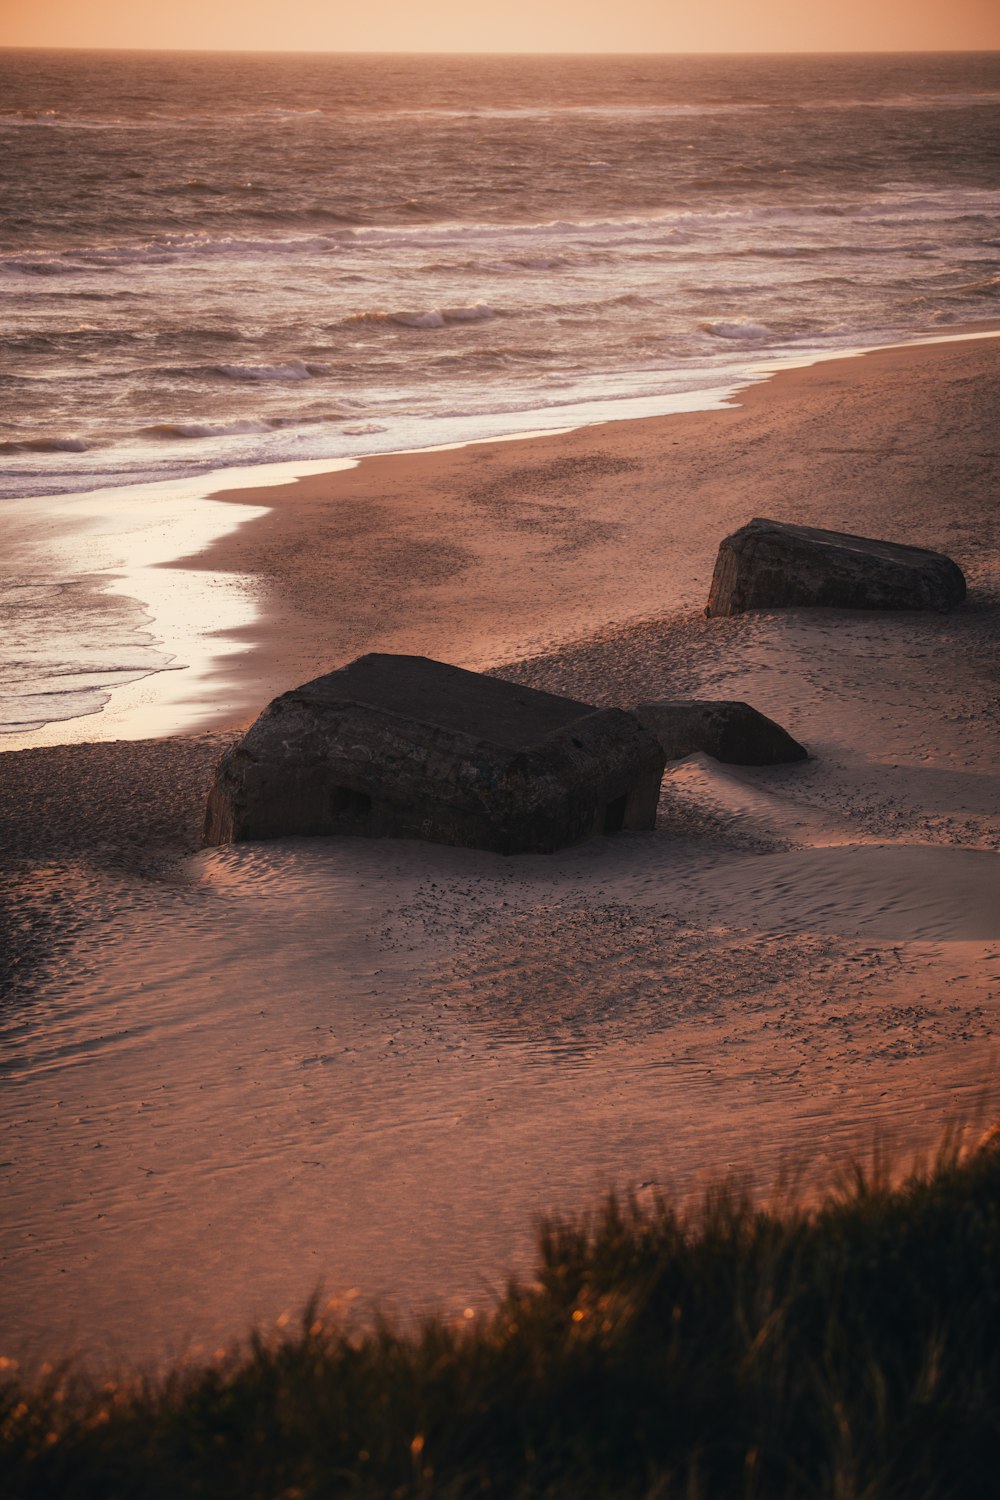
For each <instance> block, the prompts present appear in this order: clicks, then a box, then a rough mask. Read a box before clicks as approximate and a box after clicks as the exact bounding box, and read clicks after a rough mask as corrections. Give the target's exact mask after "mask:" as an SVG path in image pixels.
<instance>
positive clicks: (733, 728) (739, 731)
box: [632, 698, 809, 766]
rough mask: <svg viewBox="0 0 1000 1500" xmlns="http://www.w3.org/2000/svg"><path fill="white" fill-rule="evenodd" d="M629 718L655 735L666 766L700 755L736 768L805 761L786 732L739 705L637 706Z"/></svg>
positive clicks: (694, 701)
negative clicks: (668, 763)
mask: <svg viewBox="0 0 1000 1500" xmlns="http://www.w3.org/2000/svg"><path fill="white" fill-rule="evenodd" d="M632 712H633V713H634V714H635V716H636V718H637V719H638V720H639V723H640V724H643V725H645V727H646V728H647V729H650V730H652V732H653V734H655V735H656V738H657V739H658V740H659V742H660V744H661V745H662V746H663V753H664V755H665V756H666V757H667V760H683V758H684V757H685V756H686V755H694V754H696V753H697V752H698V751H699V750H700V751H703V752H704V753H705V754H706V755H712V756H714V757H715V759H716V760H722V761H725V762H727V764H729V765H734V766H773V765H779V764H781V763H783V762H785V761H794V760H806V759H808V755H809V752H808V750H807V749H806V748H805V746H804V745H800V744H799V742H798V740H795V739H793V738H792V736H791V735H790V734H789V733H788V731H787V730H786V729H782V727H781V725H780V724H776V723H775V722H774V720H773V719H769V718H768V717H767V715H766V714H762V713H759V712H758V710H757V709H756V708H751V707H750V704H749V703H741V702H739V701H738V700H737V699H726V698H683V699H675V700H671V701H661V702H656V703H639V704H637V705H636V707H635V708H634V709H633V710H632Z"/></svg>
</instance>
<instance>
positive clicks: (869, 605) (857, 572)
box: [705, 517, 965, 617]
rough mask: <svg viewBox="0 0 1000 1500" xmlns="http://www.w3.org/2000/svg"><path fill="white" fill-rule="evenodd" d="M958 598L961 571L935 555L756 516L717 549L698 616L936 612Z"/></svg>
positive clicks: (961, 590)
mask: <svg viewBox="0 0 1000 1500" xmlns="http://www.w3.org/2000/svg"><path fill="white" fill-rule="evenodd" d="M964 598H965V578H964V577H963V575H962V570H961V569H960V568H959V567H958V565H957V563H954V562H952V560H951V558H950V557H945V556H944V554H943V553H941V552H930V551H928V550H927V549H926V548H924V547H907V546H903V545H901V544H900V543H898V542H882V541H877V540H875V539H874V538H872V537H864V536H851V535H849V534H848V533H846V532H840V531H822V530H820V529H819V528H818V527H815V526H795V525H792V524H790V523H789V522H786V521H770V520H766V519H763V518H761V517H756V518H755V519H754V520H752V521H751V522H750V523H749V524H748V525H746V526H741V527H740V529H739V531H734V532H733V533H732V535H731V536H727V537H726V538H725V539H724V540H723V541H722V542H721V543H720V545H719V555H718V557H717V558H716V562H715V572H714V574H713V576H712V586H711V589H710V590H709V595H708V606H707V608H706V610H705V613H706V615H709V616H710V617H714V616H716V615H719V616H725V615H738V614H742V613H743V611H744V610H748V609H786V608H790V607H791V608H794V607H796V606H800V607H801V606H806V607H810V606H811V607H813V608H827V609H939V610H944V609H952V608H953V607H954V606H955V605H956V604H960V603H961V602H962V600H963V599H964Z"/></svg>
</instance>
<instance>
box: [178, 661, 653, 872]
mask: <svg viewBox="0 0 1000 1500" xmlns="http://www.w3.org/2000/svg"><path fill="white" fill-rule="evenodd" d="M663 766H664V756H663V751H662V749H661V747H660V743H659V740H658V739H657V738H656V736H655V734H653V733H652V732H651V731H650V730H649V729H646V728H644V727H643V726H642V725H641V724H640V723H639V721H638V719H637V718H635V717H634V715H632V714H631V713H627V712H626V711H625V710H624V709H618V708H611V709H608V708H604V709H601V708H595V707H593V706H592V705H591V704H589V703H579V702H577V701H576V700H575V699H572V698H563V697H557V696H555V695H554V694H552V693H544V692H539V691H538V690H537V689H535V688H530V687H524V686H522V685H520V684H516V683H512V682H506V681H504V680H503V679H502V678H499V677H487V676H484V675H483V674H482V673H479V672H468V671H465V670H464V669H462V668H461V667H454V666H450V665H448V664H447V663H445V662H439V661H432V660H430V659H429V658H428V657H425V656H395V655H386V654H371V655H368V656H361V657H358V659H357V660H356V661H353V662H351V663H350V664H349V665H348V666H346V667H342V668H341V669H340V670H339V671H335V672H329V673H327V674H326V675H325V676H323V677H317V678H316V679H315V681H313V682H307V683H306V684H305V685H304V686H303V687H299V688H294V689H293V690H292V691H291V692H288V693H283V694H282V695H281V697H279V698H275V699H274V701H273V702H272V703H270V704H269V705H268V707H267V708H266V709H265V710H264V712H263V713H262V714H261V716H260V718H259V719H257V721H256V723H254V724H253V725H251V727H250V729H249V730H248V731H247V733H246V734H245V735H244V737H243V739H242V740H240V741H239V743H238V744H236V745H234V746H233V747H232V748H231V749H229V750H227V751H226V752H225V754H224V755H223V756H222V758H221V760H220V761H219V764H218V766H217V768H216V773H215V781H214V784H213V786H212V790H211V792H210V795H209V799H208V809H207V814H206V820H205V841H206V843H209V844H224V843H230V842H233V841H239V840H244V839H269V838H283V837H286V836H288V835H293V834H353V835H361V836H364V837H370V838H379V837H382V838H416V839H428V840H430V841H432V842H434V843H441V844H456V845H463V846H466V847H471V848H478V849H491V850H493V851H495V852H496V853H498V854H520V853H548V852H550V851H551V850H553V849H558V848H561V847H562V846H563V845H566V844H572V843H575V842H576V841H577V840H579V839H584V838H587V837H589V836H591V835H593V834H600V833H615V832H617V831H618V830H619V829H642V828H652V827H653V825H654V822H655V818H656V804H657V800H658V798H659V792H660V781H661V779H662V776H663Z"/></svg>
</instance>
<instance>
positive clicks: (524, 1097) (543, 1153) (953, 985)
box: [0, 339, 1000, 1364]
mask: <svg viewBox="0 0 1000 1500" xmlns="http://www.w3.org/2000/svg"><path fill="white" fill-rule="evenodd" d="M998 405H1000V349H998V347H997V345H996V343H995V341H994V340H992V339H987V340H981V341H978V342H970V343H963V344H952V345H950V346H922V347H920V348H916V349H912V348H909V347H908V348H907V349H906V351H905V352H895V351H894V352H879V353H877V354H873V355H869V356H866V358H865V359H852V360H848V361H842V362H829V363H825V364H823V365H821V366H818V367H812V368H811V369H809V370H806V371H803V372H788V373H786V374H784V375H782V376H781V377H777V378H776V379H775V380H774V381H768V382H766V383H763V384H761V385H759V386H757V387H755V388H753V389H752V390H751V391H750V392H748V395H747V398H746V401H745V403H744V404H742V405H741V406H739V407H734V408H731V409H729V410H726V411H724V412H716V413H704V414H701V415H691V416H688V417H676V418H670V419H666V418H665V419H662V421H661V422H648V421H642V422H636V423H634V424H629V423H612V424H607V425H606V426H604V427H601V428H589V429H578V430H575V431H573V432H570V433H565V434H562V435H561V436H559V437H553V438H545V439H541V440H537V439H536V440H533V441H532V443H531V444H530V445H529V446H528V447H527V448H525V447H524V446H522V445H521V444H518V443H503V444H500V443H496V444H493V445H485V447H483V448H479V447H477V448H464V449H460V450H449V451H446V452H439V453H433V454H430V453H424V454H423V456H421V455H412V456H409V457H407V458H405V459H404V458H398V459H388V458H384V459H376V460H372V461H371V463H370V464H368V465H364V466H361V467H359V468H356V469H352V470H349V471H345V472H342V473H339V474H335V475H333V476H318V477H316V478H312V479H307V480H304V481H302V482H301V483H299V484H297V485H294V486H290V487H288V488H287V490H282V491H272V494H271V496H270V497H268V498H271V499H273V500H274V501H275V504H274V506H273V508H271V509H269V513H268V514H267V515H265V516H263V517H260V518H258V519H257V520H254V521H252V522H249V523H248V524H247V525H246V526H241V527H239V528H238V529H237V530H236V531H235V532H233V533H232V534H231V535H230V538H229V540H228V541H227V542H226V543H225V544H220V545H219V547H217V548H215V549H212V550H211V551H210V552H209V553H207V554H203V555H202V556H201V557H200V558H199V559H195V560H194V562H193V564H192V563H191V562H187V563H185V564H184V566H185V567H190V566H197V567H201V568H204V569H209V570H211V569H219V568H222V567H232V568H235V569H238V570H246V571H253V572H255V576H257V577H258V578H259V579H260V580H261V589H262V593H261V595H260V605H261V612H260V615H259V621H260V622H262V623H263V628H264V635H263V640H262V644H261V645H260V646H259V647H258V646H256V645H255V640H256V637H255V636H254V637H250V636H248V638H247V639H245V640H244V642H243V647H244V649H245V650H246V651H247V652H248V653H250V652H251V650H256V651H258V653H259V654H257V655H252V654H247V655H246V656H245V657H239V656H234V657H233V658H231V659H230V660H231V661H233V662H236V663H237V664H238V666H239V672H240V673H241V674H242V675H241V676H239V677H238V681H237V686H238V691H239V694H240V695H241V696H240V702H241V704H245V708H244V707H241V709H240V712H241V713H243V714H245V716H246V717H252V716H253V714H255V713H256V712H257V711H259V709H260V708H261V707H262V706H263V705H264V703H266V702H267V701H268V698H269V697H271V696H273V694H274V692H276V691H281V690H283V689H284V688H287V687H289V686H291V685H293V684H294V683H295V682H300V681H304V680H306V678H307V677H308V676H309V675H312V674H313V673H314V672H315V671H316V670H328V669H329V668H330V667H331V666H333V665H339V664H340V662H341V661H342V660H343V659H345V658H346V657H347V655H348V654H356V651H357V649H366V648H367V649H371V648H372V644H373V643H377V644H378V646H379V648H380V649H390V650H392V649H406V648H407V647H408V646H409V647H411V648H417V649H425V650H428V649H430V648H431V647H433V648H434V650H439V651H440V654H442V655H443V654H445V652H446V651H450V652H452V653H453V655H454V656H455V657H457V659H458V660H459V661H460V663H461V664H463V665H476V664H479V665H487V666H489V667H490V668H491V669H496V668H499V669H500V670H502V672H503V673H504V675H505V676H509V677H511V678H513V679H514V680H517V681H523V682H527V683H530V684H532V685H535V686H538V687H541V688H547V689H549V690H551V691H555V692H565V693H567V694H569V695H571V696H573V697H577V698H579V699H582V700H583V701H590V702H594V703H598V704H613V703H617V704H621V705H624V706H627V705H629V704H630V703H635V702H637V701H639V700H640V699H642V698H658V697H674V696H678V697H679V696H703V697H716V698H744V699H746V700H747V701H748V702H750V703H752V704H753V705H754V706H755V707H756V708H759V709H761V710H762V711H763V712H765V713H768V714H769V715H770V716H771V717H773V718H775V719H777V720H778V721H779V722H780V723H782V724H783V725H784V726H785V727H786V728H787V729H788V730H789V731H790V732H791V733H792V734H793V735H794V736H795V737H796V738H797V739H799V740H801V741H802V742H803V743H805V744H806V745H807V747H808V748H809V750H810V753H811V758H810V760H808V761H806V762H803V763H801V764H798V765H793V766H777V767H764V768H759V769H752V768H746V767H735V766H723V765H720V764H718V763H717V762H714V761H712V760H710V759H709V758H708V757H706V756H694V757H691V758H689V759H688V760H685V761H680V762H674V763H671V765H670V766H668V769H667V774H666V776H665V778H664V784H663V793H662V797H661V802H660V809H659V815H658V823H657V828H656V829H655V831H653V832H650V833H647V834H620V835H615V836H613V837H608V838H602V839H596V840H593V841H591V842H589V843H587V844H583V845H580V846H577V847H575V848H573V849H569V850H566V851H564V852H563V853H561V854H559V855H554V856H537V857H517V858H512V859H502V858H500V857H499V856H492V855H483V854H480V853H478V852H477V851H473V850H457V849H447V848H443V847H441V846H436V845H426V844H420V843H409V844H406V843H402V842H397V841H391V840H388V841H385V842H379V841H370V842H369V841H359V840H336V839H334V840H322V839H320V840H289V841H277V842H275V843H273V844H257V845H244V846H238V847H233V848H229V849H220V850H202V851H200V852H199V849H198V844H199V829H200V819H201V816H202V813H203V809H204V799H205V795H206V792H207V786H208V782H209V779H210V776H211V767H212V763H213V761H214V759H215V757H216V756H217V754H218V751H219V749H220V748H221V747H222V746H223V745H224V743H225V742H226V738H227V733H228V734H231V733H232V731H233V729H234V728H235V727H236V725H235V724H230V726H229V729H228V731H226V732H212V733H201V734H199V735H186V736H176V737H173V738H166V739H160V740H147V741H136V742H125V741H122V742H119V743H110V744H81V745H62V746H54V747H51V748H40V749H35V750H27V751H23V752H16V753H13V754H10V755H8V756H7V757H6V758H5V760H4V771H5V777H4V781H3V785H2V787H0V892H2V896H3V900H2V902H0V920H2V921H3V923H4V924H5V933H4V936H6V937H7V938H8V950H9V951H11V952H17V953H19V954H21V955H23V956H24V960H25V963H24V965H23V966H22V971H21V972H20V973H17V972H15V973H13V974H11V975H9V976H7V979H8V984H7V997H6V1003H5V1004H4V1005H3V1006H2V1007H0V1034H2V1039H3V1055H4V1078H5V1091H4V1098H5V1100H6V1103H4V1104H0V1174H2V1176H0V1181H2V1183H3V1190H4V1194H5V1202H6V1203H7V1205H8V1206H9V1212H8V1214H7V1215H6V1217H5V1221H4V1222H3V1224H0V1268H2V1270H3V1275H2V1276H0V1352H2V1353H3V1354H6V1355H9V1354H10V1353H12V1352H13V1353H14V1354H15V1355H18V1356H19V1355H21V1354H22V1353H25V1354H26V1356H33V1355H37V1356H38V1358H39V1359H43V1358H47V1357H52V1356H53V1354H64V1353H65V1352H66V1351H67V1350H68V1349H70V1348H76V1349H78V1350H80V1351H81V1352H82V1353H83V1354H84V1356H85V1357H86V1359H87V1361H88V1363H94V1364H100V1363H102V1362H104V1363H107V1362H108V1361H109V1360H110V1361H111V1362H112V1363H113V1362H115V1361H116V1360H117V1361H119V1362H120V1361H122V1360H127V1361H132V1362H135V1361H138V1362H141V1363H156V1362H157V1361H159V1360H161V1359H163V1358H166V1357H169V1355H170V1354H171V1352H177V1351H178V1350H182V1349H184V1348H187V1349H189V1350H190V1351H191V1352H194V1351H193V1346H195V1345H201V1346H202V1347H203V1348H207V1349H209V1350H211V1349H212V1348H214V1347H216V1345H217V1344H219V1343H225V1342H227V1341H228V1340H229V1339H230V1338H231V1337H233V1336H238V1335H240V1334H242V1333H243V1332H245V1330H246V1328H247V1326H248V1325H249V1324H250V1323H252V1322H254V1321H257V1322H261V1323H264V1324H269V1323H270V1322H272V1321H273V1319H274V1318H275V1317H276V1316H277V1315H278V1314H279V1313H280V1312H282V1311H284V1310H285V1309H288V1308H294V1307H298V1306H301V1305H302V1304H303V1303H304V1301H305V1299H306V1298H307V1296H308V1295H309V1293H310V1292H311V1291H312V1290H313V1289H314V1288H315V1285H316V1284H317V1282H318V1281H320V1280H321V1279H322V1281H323V1283H324V1285H325V1288H326V1290H327V1292H328V1293H329V1294H335V1295H344V1294H348V1295H351V1296H353V1297H354V1298H355V1299H356V1300H357V1301H358V1304H359V1305H360V1306H362V1307H364V1306H368V1305H370V1304H371V1303H372V1302H373V1301H379V1302H382V1303H385V1304H389V1305H392V1306H395V1307H396V1308H397V1309H399V1310H400V1311H403V1312H406V1313H412V1314H413V1315H415V1316H419V1315H420V1314H421V1313H422V1312H423V1311H425V1310H427V1309H428V1308H432V1307H437V1308H439V1309H442V1310H443V1311H445V1313H446V1314H451V1313H453V1312H454V1311H455V1310H456V1309H458V1310H461V1309H462V1308H463V1307H465V1306H469V1307H472V1308H479V1307H485V1306H488V1305H489V1304H490V1302H491V1300H492V1295H493V1292H492V1289H493V1288H495V1287H497V1286H498V1285H500V1284H501V1281H502V1278H503V1277H504V1275H505V1274H506V1273H507V1272H508V1271H509V1270H511V1269H513V1270H518V1269H521V1268H523V1267H524V1266H525V1264H526V1263H527V1260H526V1258H527V1257H529V1256H530V1253H531V1244H532V1235H531V1230H530V1225H531V1221H532V1218H533V1216H535V1215H538V1214H543V1213H547V1212H568V1213H572V1212H575V1211H577V1210H578V1209H581V1208H584V1207H586V1206H587V1205H589V1204H593V1202H594V1201H595V1199H597V1198H598V1197H599V1196H600V1195H601V1194H602V1193H603V1191H604V1190H606V1189H607V1188H610V1187H615V1188H618V1189H623V1188H627V1187H628V1186H630V1185H631V1186H632V1187H635V1188H636V1189H637V1190H638V1191H640V1192H641V1193H646V1194H650V1193H655V1191H656V1190H657V1188H658V1187H659V1186H661V1185H662V1186H671V1185H672V1186H675V1187H676V1188H678V1189H679V1190H680V1191H681V1192H686V1191H693V1190H694V1189H695V1187H696V1185H697V1184H698V1183H699V1182H700V1181H703V1180H704V1178H705V1177H706V1176H708V1177H717V1176H718V1174H719V1172H720V1171H726V1170H732V1171H735V1172H748V1173H751V1174H752V1175H753V1176H754V1177H755V1179H756V1181H757V1182H758V1184H760V1185H762V1186H763V1188H765V1189H766V1188H767V1187H768V1186H769V1185H770V1184H771V1182H773V1181H774V1180H776V1176H777V1174H778V1172H779V1169H780V1168H781V1166H782V1164H784V1165H785V1166H786V1167H787V1166H788V1165H789V1163H791V1164H793V1165H794V1164H796V1163H801V1162H802V1161H803V1160H807V1161H808V1162H809V1164H810V1165H811V1166H812V1167H813V1168H814V1169H815V1171H816V1172H817V1173H819V1174H820V1175H822V1172H823V1171H824V1170H825V1166H826V1164H827V1163H828V1162H829V1161H831V1160H832V1159H837V1158H840V1159H842V1158H843V1156H844V1154H845V1153H846V1152H849V1151H850V1150H852V1149H855V1150H860V1151H865V1150H866V1149H867V1148H869V1147H870V1145H871V1142H872V1140H873V1139H875V1138H876V1137H878V1136H880V1135H881V1136H887V1137H889V1138H891V1139H893V1140H894V1141H895V1144H896V1147H897V1149H898V1151H899V1152H900V1153H901V1154H902V1155H903V1156H904V1157H908V1156H909V1155H910V1154H912V1153H913V1152H915V1151H918V1150H920V1149H921V1148H926V1147H930V1146H931V1145H932V1144H933V1143H934V1141H935V1140H936V1139H938V1138H939V1134H940V1131H941V1128H942V1126H943V1125H944V1124H945V1123H946V1122H948V1121H949V1120H951V1121H954V1120H955V1118H956V1116H964V1117H966V1118H968V1117H970V1116H971V1117H973V1118H974V1117H975V1115H976V1112H977V1107H978V1108H979V1109H981V1110H990V1111H993V1110H995V1109H996V1106H997V1101H998V1084H1000V1075H998V1049H1000V979H998V974H1000V775H998V769H997V768H998V764H1000V754H998V749H1000V714H998V704H1000V698H998V694H997V680H996V661H997V645H998V641H1000V515H998V512H997V507H996V493H997V477H998V455H997V447H996V437H995V414H996V410H997V409H998ZM249 493H251V494H256V495H257V496H258V497H259V495H260V494H261V493H263V492H261V491H256V492H253V491H251V492H249ZM236 503H240V502H239V501H236ZM769 512H770V513H772V514H773V513H777V514H778V515H779V516H781V517H782V518H786V519H800V520H804V521H807V522H808V521H810V520H811V521H813V522H814V523H816V524H826V525H832V526H843V527H846V528H847V529H853V530H856V531H859V532H862V533H864V532H868V533H869V534H873V535H884V536H886V537H890V538H895V539H898V540H912V541H914V542H916V543H921V542H923V543H926V544H927V545H929V546H937V547H940V548H942V549H943V550H945V551H946V552H948V553H949V554H951V555H953V556H954V557H955V558H956V560H957V561H958V562H959V563H960V564H961V566H962V567H963V569H964V570H965V571H966V573H967V576H968V578H969V583H970V595H969V599H968V601H967V603H966V604H965V605H963V606H962V607H961V608H959V609H957V610H955V611H954V612H952V613H951V614H949V615H935V614H908V613H907V614H893V613H885V614H878V615H874V614H869V613H865V612H857V613H855V612H850V611H827V610H817V611H794V610H789V611H775V612H773V613H771V614H768V613H766V612H760V613H756V614H752V615H744V616H738V617H735V618H733V619H726V620H706V619H705V618H704V614H703V612H702V611H703V605H704V602H705V597H706V595H707V585H708V577H709V575H710V572H711V568H712V565H713V563H714V558H715V549H716V546H717V544H718V541H719V540H720V539H721V537H722V536H723V535H724V534H725V533H726V531H727V530H729V529H732V527H733V526H734V525H738V524H742V523H743V522H744V521H745V520H747V519H749V517H750V516H751V515H753V514H759V513H764V514H768V513H769ZM366 559H367V561H366ZM164 571H165V572H169V569H165V570H164ZM379 579H382V580H386V579H387V580H388V583H387V584H385V583H383V584H381V585H380V584H379ZM615 622H617V623H615ZM256 628H259V627H256ZM491 631H492V634H491ZM509 643H513V645H515V646H517V647H518V648H519V651H518V652H516V653H514V654H512V655H510V656H507V657H506V658H503V656H502V653H503V651H504V650H505V648H506V647H507V645H508V644H509ZM431 654H433V651H432V652H431ZM236 717H238V716H237V715H234V718H236ZM29 961H30V962H29ZM56 1293H58V1294H56Z"/></svg>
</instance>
